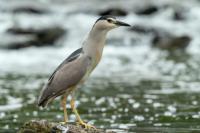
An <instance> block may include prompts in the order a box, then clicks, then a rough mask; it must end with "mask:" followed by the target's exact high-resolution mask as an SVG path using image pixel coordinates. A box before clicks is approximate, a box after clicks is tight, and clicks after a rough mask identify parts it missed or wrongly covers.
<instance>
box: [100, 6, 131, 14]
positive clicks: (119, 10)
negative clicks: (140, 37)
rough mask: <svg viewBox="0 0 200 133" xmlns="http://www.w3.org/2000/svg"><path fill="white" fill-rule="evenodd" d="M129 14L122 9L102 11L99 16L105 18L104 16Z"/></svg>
mask: <svg viewBox="0 0 200 133" xmlns="http://www.w3.org/2000/svg"><path fill="white" fill-rule="evenodd" d="M127 14H128V13H127V12H126V11H125V10H123V9H120V8H110V9H107V10H105V11H100V12H99V15H100V16H104V15H113V16H126V15H127Z"/></svg>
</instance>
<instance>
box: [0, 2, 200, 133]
mask: <svg viewBox="0 0 200 133" xmlns="http://www.w3.org/2000/svg"><path fill="white" fill-rule="evenodd" d="M10 2H11V3H14V4H11V5H15V4H16V3H15V2H12V1H10ZM96 2H97V1H96ZM120 2H121V1H118V2H116V3H115V4H116V5H118V4H119V3H120ZM151 2H153V1H151ZM81 3H82V2H80V1H79V2H77V3H73V2H69V3H67V4H66V3H65V2H63V1H58V2H55V5H52V4H50V3H49V2H48V1H47V4H49V5H51V6H50V7H49V9H51V11H52V12H53V13H50V14H45V15H27V14H23V13H22V14H15V19H16V20H15V23H16V21H17V24H18V25H22V26H25V27H29V26H35V27H40V26H41V27H42V26H44V25H61V26H63V27H64V28H65V29H66V30H68V34H67V35H66V36H64V37H63V38H62V39H61V40H59V41H58V42H57V45H56V46H53V47H51V46H49V47H48V46H46V47H30V48H25V49H20V50H6V49H0V62H1V63H2V64H3V65H0V132H16V130H17V129H19V127H20V126H21V125H22V124H23V123H24V122H25V121H29V120H31V119H47V120H49V121H62V120H63V111H62V109H61V107H60V103H59V98H58V99H57V100H55V101H54V102H53V103H51V104H50V105H49V107H48V108H46V109H42V108H38V107H36V104H35V101H36V99H37V97H38V95H39V92H40V90H41V88H42V86H43V84H44V83H45V82H46V81H47V79H48V77H49V75H50V73H52V72H53V70H54V69H55V68H56V67H57V66H58V64H59V63H60V62H61V61H62V60H64V58H66V56H67V55H69V54H70V52H71V51H73V50H75V49H76V48H78V47H80V46H81V45H80V44H81V42H82V40H83V38H84V37H85V36H86V34H87V33H88V31H89V29H90V28H91V25H92V24H93V23H94V22H95V20H96V19H97V18H98V16H97V15H96V14H95V13H96V12H97V11H98V9H93V8H91V9H90V10H86V9H88V8H84V7H81V8H78V7H80V6H79V4H80V5H81ZM97 3H100V6H99V8H103V7H107V6H106V4H105V3H103V2H97ZM135 3H137V2H136V1H132V2H130V3H129V4H130V7H129V8H127V10H130V11H129V14H128V15H127V16H125V17H120V18H119V19H121V20H123V21H125V22H128V23H130V24H133V25H134V24H138V23H139V24H143V25H147V26H154V27H158V28H163V29H165V30H167V31H169V32H170V33H173V34H175V35H182V34H189V35H191V36H192V39H193V40H192V42H191V44H190V46H189V47H188V49H187V51H186V52H185V53H180V54H179V55H178V56H169V53H167V52H166V51H161V50H158V49H153V48H151V47H150V44H149V42H150V38H151V35H141V34H136V33H134V32H132V31H129V30H127V29H126V28H120V29H116V30H115V31H111V32H110V33H109V36H108V41H107V45H106V47H105V50H104V56H103V59H102V61H101V63H100V64H99V66H98V67H97V69H96V70H95V71H94V73H93V74H92V76H91V78H90V79H89V81H87V82H86V83H85V84H84V86H83V87H81V88H79V91H77V102H76V105H77V107H78V110H79V112H80V114H81V116H82V118H83V119H84V120H85V121H88V122H90V123H92V124H94V125H95V126H97V127H100V128H108V129H112V130H116V131H117V132H153V133H155V132H166V133H167V132H169V133H171V132H177V133H188V132H200V125H199V123H200V107H199V103H200V100H199V99H200V98H199V97H200V95H199V93H200V82H199V81H200V76H199V75H200V69H199V67H200V60H199V56H200V54H199V50H200V47H199V46H200V45H199V44H200V43H199V42H200V41H199V29H200V26H199V22H200V14H199V11H200V6H199V2H197V1H195V0H193V1H190V2H188V1H182V2H173V1H170V0H165V1H163V2H160V3H157V4H158V5H162V4H166V3H168V4H169V5H179V6H183V7H185V8H186V9H187V12H186V13H185V15H186V18H187V19H186V20H185V21H181V22H177V21H173V20H171V19H170V15H171V13H172V9H171V8H165V9H162V10H161V11H159V12H158V13H156V14H155V15H153V16H151V17H147V16H138V15H136V14H134V13H133V11H132V10H131V8H132V7H136V5H135ZM36 4H37V2H36ZM43 4H44V3H43ZM94 4H95V2H94V3H92V2H90V4H86V5H87V6H91V5H94ZM110 4H112V3H110ZM115 4H113V5H115ZM131 4H132V5H131ZM140 4H141V5H142V4H144V3H140ZM1 5H4V7H10V6H9V5H8V4H7V3H6V2H4V1H1ZM6 5H7V6H6ZM108 5H109V4H108ZM122 6H124V5H122ZM11 7H12V6H11ZM44 7H45V6H44ZM2 8H3V6H2ZM58 9H59V10H58ZM27 17H29V19H27ZM0 20H1V21H0V23H1V27H0V31H1V32H0V33H1V34H3V31H4V30H5V29H6V27H9V26H11V25H13V24H15V23H14V22H13V19H12V14H11V13H9V12H1V15H0ZM37 21H40V22H41V23H35V22H37ZM147 21H148V22H149V23H147ZM80 22H81V23H80ZM77 27H78V28H77ZM77 29H78V30H77ZM68 100H69V99H68ZM69 107H70V106H69V104H67V108H68V110H69V111H68V112H69V114H70V121H71V122H73V121H74V120H75V116H74V115H73V114H72V113H71V110H70V108H69Z"/></svg>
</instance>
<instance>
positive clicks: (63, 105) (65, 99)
mask: <svg viewBox="0 0 200 133" xmlns="http://www.w3.org/2000/svg"><path fill="white" fill-rule="evenodd" d="M61 101H62V107H63V111H64V123H67V122H68V116H67V109H66V103H67V96H66V94H64V95H63V97H62V100H61Z"/></svg>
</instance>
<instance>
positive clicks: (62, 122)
mask: <svg viewBox="0 0 200 133" xmlns="http://www.w3.org/2000/svg"><path fill="white" fill-rule="evenodd" d="M59 123H60V124H62V125H64V124H67V123H68V122H64V121H61V122H59Z"/></svg>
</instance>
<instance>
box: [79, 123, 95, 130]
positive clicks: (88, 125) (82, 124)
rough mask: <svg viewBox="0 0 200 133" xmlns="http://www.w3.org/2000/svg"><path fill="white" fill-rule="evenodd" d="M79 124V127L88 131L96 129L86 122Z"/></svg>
mask: <svg viewBox="0 0 200 133" xmlns="http://www.w3.org/2000/svg"><path fill="white" fill-rule="evenodd" d="M77 123H78V124H79V125H81V126H83V127H84V128H86V129H91V128H93V129H96V127H95V126H93V125H90V124H87V123H85V122H83V121H80V122H77Z"/></svg>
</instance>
